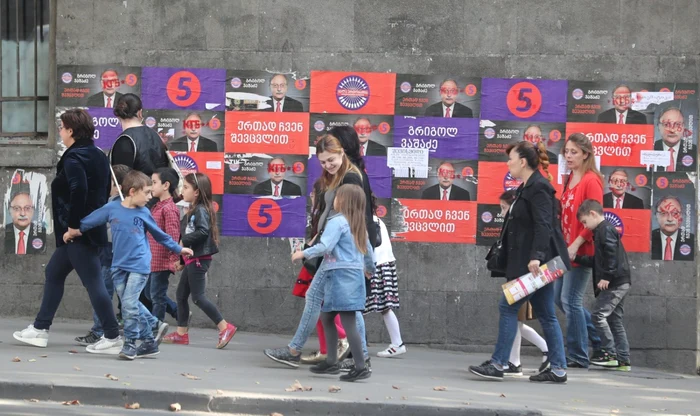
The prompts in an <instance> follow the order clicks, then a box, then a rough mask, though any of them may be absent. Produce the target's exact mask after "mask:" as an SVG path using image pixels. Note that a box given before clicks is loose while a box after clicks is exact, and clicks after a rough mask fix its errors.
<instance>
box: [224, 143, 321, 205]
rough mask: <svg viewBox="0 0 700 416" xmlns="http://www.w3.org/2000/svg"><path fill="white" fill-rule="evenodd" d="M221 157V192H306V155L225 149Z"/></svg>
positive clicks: (256, 193)
mask: <svg viewBox="0 0 700 416" xmlns="http://www.w3.org/2000/svg"><path fill="white" fill-rule="evenodd" d="M224 159H225V160H224V162H225V165H226V166H224V172H225V173H224V178H223V179H224V182H223V183H224V193H227V194H248V195H261V196H271V197H275V198H281V197H285V196H290V197H292V196H302V195H307V192H306V182H307V162H308V156H307V155H286V154H283V155H280V154H276V155H271V154H260V153H258V154H252V153H244V154H240V153H226V155H225V158H224Z"/></svg>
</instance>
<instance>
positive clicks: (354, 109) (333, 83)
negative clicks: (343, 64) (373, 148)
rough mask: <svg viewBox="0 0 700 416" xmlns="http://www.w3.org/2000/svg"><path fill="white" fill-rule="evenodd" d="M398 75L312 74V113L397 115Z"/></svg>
mask: <svg viewBox="0 0 700 416" xmlns="http://www.w3.org/2000/svg"><path fill="white" fill-rule="evenodd" d="M395 87H396V74H392V73H381V72H330V71H311V112H312V113H336V114H394V102H395V98H396V97H395V93H396V91H395Z"/></svg>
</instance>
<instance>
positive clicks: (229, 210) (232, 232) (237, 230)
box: [221, 194, 307, 238]
mask: <svg viewBox="0 0 700 416" xmlns="http://www.w3.org/2000/svg"><path fill="white" fill-rule="evenodd" d="M306 200H307V198H273V197H265V196H253V195H230V194H226V195H224V196H223V203H224V206H223V212H224V214H223V220H222V224H221V234H222V235H224V236H231V237H301V238H303V237H304V236H305V229H306Z"/></svg>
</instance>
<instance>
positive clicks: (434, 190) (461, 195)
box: [422, 184, 471, 201]
mask: <svg viewBox="0 0 700 416" xmlns="http://www.w3.org/2000/svg"><path fill="white" fill-rule="evenodd" d="M422 199H432V200H440V199H442V189H441V188H440V184H436V185H433V186H431V187H429V188H426V189H425V191H423V195H422ZM449 200H450V201H471V195H470V194H469V191H467V190H466V189H464V188H460V187H459V186H457V185H454V184H453V185H452V189H450V197H449Z"/></svg>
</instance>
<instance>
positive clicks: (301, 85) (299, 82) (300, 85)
mask: <svg viewBox="0 0 700 416" xmlns="http://www.w3.org/2000/svg"><path fill="white" fill-rule="evenodd" d="M294 87H295V88H296V89H298V90H303V89H304V88H306V80H305V79H298V80H296V81H294Z"/></svg>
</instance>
